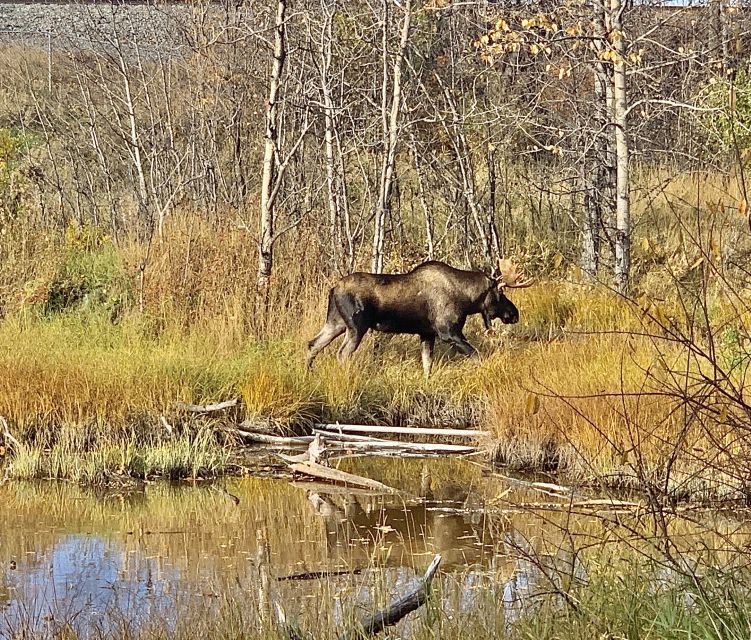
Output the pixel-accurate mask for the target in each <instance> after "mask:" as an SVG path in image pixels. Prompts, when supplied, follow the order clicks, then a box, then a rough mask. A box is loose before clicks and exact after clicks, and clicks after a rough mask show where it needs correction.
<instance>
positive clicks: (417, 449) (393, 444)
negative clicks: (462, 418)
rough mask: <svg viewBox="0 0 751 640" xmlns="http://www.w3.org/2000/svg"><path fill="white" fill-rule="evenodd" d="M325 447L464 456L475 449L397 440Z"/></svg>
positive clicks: (371, 451)
mask: <svg viewBox="0 0 751 640" xmlns="http://www.w3.org/2000/svg"><path fill="white" fill-rule="evenodd" d="M324 442H325V446H326V447H327V448H330V449H332V450H333V449H340V450H341V449H345V450H347V451H355V452H358V453H377V452H379V451H381V452H382V451H389V450H391V451H395V452H404V453H433V454H442V453H446V454H455V455H464V454H470V453H476V452H477V447H467V446H464V445H458V444H433V443H426V442H401V441H399V440H368V441H366V442H360V441H351V442H350V441H344V442H332V441H324Z"/></svg>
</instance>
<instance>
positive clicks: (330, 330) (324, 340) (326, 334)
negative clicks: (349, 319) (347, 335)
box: [305, 321, 346, 367]
mask: <svg viewBox="0 0 751 640" xmlns="http://www.w3.org/2000/svg"><path fill="white" fill-rule="evenodd" d="M345 330H346V327H345V326H344V323H343V322H341V321H339V322H331V321H326V324H325V325H323V329H321V330H320V331H319V332H318V335H317V336H316V337H315V338H313V339H312V340H311V341H310V342H308V353H307V355H306V356H305V364H306V365H307V366H308V367H309V366H311V365H312V364H313V359H314V358H315V357H316V356H317V355H318V354H319V353H320V352H321V351H323V350H324V349H325V348H326V347H328V346H329V344H331V342H332V341H333V340H335V339H336V338H338V337H339V336H340V335H342V334H343V333H344V331H345Z"/></svg>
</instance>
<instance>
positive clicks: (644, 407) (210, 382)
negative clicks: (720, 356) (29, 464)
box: [0, 173, 749, 477]
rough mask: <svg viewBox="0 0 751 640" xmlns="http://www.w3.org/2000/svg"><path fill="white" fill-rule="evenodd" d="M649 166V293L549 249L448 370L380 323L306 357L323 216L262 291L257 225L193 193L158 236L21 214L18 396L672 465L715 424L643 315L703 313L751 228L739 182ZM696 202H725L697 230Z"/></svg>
mask: <svg viewBox="0 0 751 640" xmlns="http://www.w3.org/2000/svg"><path fill="white" fill-rule="evenodd" d="M697 180H699V181H701V180H705V181H706V182H708V183H711V184H712V189H713V190H712V191H711V192H710V191H706V193H707V197H706V199H704V198H702V199H701V200H700V201H697V199H696V197H695V196H694V197H693V200H692V199H691V198H692V196H691V194H692V193H693V191H692V190H693V189H694V188H695V186H696V184H697V182H696V181H697ZM643 181H644V184H650V185H651V187H650V189H651V190H650V189H646V188H645V189H644V190H642V191H640V192H639V198H637V200H636V205H635V217H636V220H637V227H636V229H637V235H636V237H635V259H634V262H635V272H636V274H637V278H636V280H635V290H636V296H635V299H634V300H632V301H628V300H624V299H622V298H620V297H618V296H616V295H615V294H613V293H611V292H610V291H609V290H608V288H607V287H606V286H603V285H602V284H592V283H587V282H586V281H584V280H583V279H582V278H581V274H580V273H578V272H577V270H576V268H575V267H573V266H567V264H566V263H565V262H563V263H562V262H561V260H560V259H559V258H556V257H555V256H554V255H549V256H548V258H545V259H546V260H548V259H549V264H548V265H547V267H546V268H545V267H544V265H543V266H541V264H542V263H541V262H540V258H539V256H538V258H536V259H534V258H530V261H529V263H530V264H533V265H537V266H535V267H534V268H535V270H536V275H537V277H538V282H537V284H536V286H534V287H532V288H530V289H527V290H520V291H515V292H513V293H512V294H511V296H512V298H513V300H514V301H515V303H516V304H517V306H518V307H519V308H520V310H521V322H520V323H519V324H518V325H515V326H513V327H503V328H500V329H499V330H498V331H497V332H496V333H495V334H494V335H490V336H485V335H483V334H482V332H481V323H480V322H479V320H478V319H476V318H475V319H472V320H471V321H470V322H469V324H468V335H469V337H470V340H472V341H473V342H474V343H475V344H477V346H478V347H479V349H480V352H481V353H482V355H483V357H482V359H481V360H480V361H468V360H466V359H464V358H462V357H460V356H458V355H456V354H455V353H453V352H452V351H451V350H450V349H448V348H446V347H444V346H439V347H438V349H437V364H436V367H435V372H434V374H433V375H432V376H431V378H430V379H429V380H424V379H423V377H422V374H421V369H420V366H419V349H418V343H417V340H416V339H415V338H412V337H390V338H380V339H379V342H380V345H379V348H378V349H376V348H375V347H376V345H375V340H374V338H373V337H372V336H370V337H368V338H366V340H365V341H364V343H363V346H362V347H361V349H360V351H358V353H357V354H356V356H355V358H353V360H352V361H351V362H349V363H346V364H344V365H341V364H339V363H338V362H336V360H335V357H334V351H335V348H334V347H332V348H331V351H330V352H327V353H324V354H323V355H322V356H320V357H319V359H318V360H316V363H315V365H314V367H313V369H312V370H311V371H307V370H306V369H305V368H304V366H303V359H304V358H303V356H304V350H305V343H306V341H307V340H308V339H309V338H310V337H311V336H312V335H314V334H315V333H316V332H317V330H318V328H319V327H320V325H321V323H322V322H323V319H324V315H325V301H326V292H327V290H328V288H329V287H330V286H331V284H332V283H333V282H334V281H335V279H336V275H335V274H333V273H327V272H326V270H325V269H324V268H323V265H324V264H325V262H324V261H323V260H322V256H323V255H324V254H325V247H322V246H318V244H317V242H318V240H316V237H315V234H311V238H312V240H311V242H308V243H298V242H294V241H292V240H291V239H289V240H285V241H283V242H281V243H280V245H279V246H278V249H277V269H276V271H275V275H274V279H273V281H272V284H271V286H270V288H269V289H268V290H266V291H259V290H258V289H257V287H256V272H255V266H256V255H255V245H254V243H253V242H252V241H251V240H250V239H249V236H248V233H247V231H246V230H244V229H240V228H233V227H228V226H217V225H215V224H212V223H209V222H207V221H206V220H204V219H202V218H201V217H200V216H198V215H195V214H190V213H189V212H184V214H182V215H175V216H173V217H172V218H170V219H169V224H168V226H167V228H166V232H165V235H164V237H162V238H161V239H158V240H155V241H154V243H153V244H152V245H151V246H150V247H147V246H145V245H144V244H143V243H141V242H139V241H138V240H137V239H135V238H130V239H128V238H126V239H122V240H121V241H120V242H119V243H115V241H114V240H112V239H111V238H108V237H107V236H106V235H103V233H102V232H101V231H100V230H98V229H93V228H80V227H70V228H69V229H68V230H66V231H65V233H64V234H62V235H60V236H56V235H55V234H54V233H52V232H50V233H49V234H48V235H47V236H46V237H45V236H41V235H39V234H37V235H33V234H32V235H29V234H28V232H27V231H26V230H25V229H24V227H23V225H17V226H16V227H13V226H12V225H11V226H9V227H6V233H5V234H3V236H2V238H0V242H1V243H3V244H2V246H3V251H5V252H6V255H8V256H10V259H9V260H8V261H6V262H4V263H3V267H2V268H0V300H1V303H2V309H3V314H4V316H5V319H4V320H3V321H2V323H0V370H2V371H3V372H5V375H3V376H0V415H3V416H5V417H6V418H7V419H8V421H9V423H10V425H11V428H12V429H13V430H14V432H16V433H17V434H18V435H19V436H20V437H22V438H23V439H25V440H26V441H28V442H31V443H35V444H38V445H41V446H47V447H53V446H56V445H57V444H58V443H59V442H63V441H67V440H68V439H69V438H70V436H69V434H70V433H74V432H75V433H81V434H85V435H79V436H77V437H78V440H77V441H76V442H77V443H78V445H77V446H80V447H81V448H82V449H87V448H89V449H90V448H95V447H96V446H97V444H96V443H99V442H111V441H112V440H113V439H114V440H118V441H120V440H122V439H127V438H130V437H131V436H133V435H134V434H135V436H136V437H137V438H141V439H143V438H153V437H155V436H154V434H155V433H159V430H160V429H161V426H159V418H160V416H162V415H167V416H171V410H172V407H173V403H174V402H175V401H177V400H182V401H186V402H193V403H203V402H211V401H216V400H220V399H224V398H227V397H232V396H239V397H241V398H242V400H243V411H244V412H245V414H246V415H245V416H244V417H247V418H249V419H252V420H255V421H257V422H258V423H263V424H265V425H270V426H273V427H278V428H285V429H299V428H301V427H304V426H305V425H306V424H308V423H310V422H311V421H315V420H340V421H351V422H362V421H365V422H369V421H379V422H391V423H397V424H409V425H419V424H423V425H425V424H441V425H448V424H451V425H473V426H476V425H478V424H479V425H482V426H484V427H485V428H486V429H487V430H488V432H489V434H491V437H492V440H493V443H494V445H493V448H494V452H495V453H494V455H495V459H496V460H497V461H499V462H503V463H505V464H508V465H511V466H515V467H519V468H559V469H560V468H566V469H568V470H570V471H571V472H572V473H573V472H575V473H576V474H578V475H581V476H586V477H595V476H599V477H601V476H602V474H606V473H610V474H616V475H618V476H619V477H634V476H639V475H640V474H641V475H642V476H643V475H645V474H647V475H649V474H651V475H653V476H655V477H659V475H660V473H662V471H661V469H662V468H663V467H664V465H665V460H666V459H670V457H671V456H672V455H673V454H674V451H673V444H674V442H675V439H676V434H677V433H678V434H680V437H681V438H682V439H684V440H685V439H687V438H693V439H694V440H695V443H696V444H698V445H701V446H703V444H704V443H703V440H702V438H704V436H703V435H702V434H701V433H699V432H697V433H695V434H694V433H686V430H685V425H684V424H682V422H681V417H680V414H679V413H676V411H675V398H666V397H665V396H662V395H659V394H656V393H655V392H656V389H655V386H659V384H658V383H659V375H661V374H660V373H659V371H661V370H662V369H664V368H665V362H666V360H669V359H670V358H671V353H672V352H671V350H670V349H671V347H669V346H668V347H665V348H663V347H660V348H656V345H655V341H654V338H650V337H647V336H642V335H640V334H643V333H650V332H652V333H655V334H659V332H660V326H659V324H660V322H659V320H660V319H661V318H662V319H665V318H673V317H678V318H683V319H684V320H683V321H684V322H685V321H690V320H691V319H690V318H687V317H686V305H685V302H686V301H685V299H684V298H682V297H681V296H682V295H683V293H682V292H685V291H693V289H692V287H694V289H695V288H696V286H695V285H696V283H697V282H698V280H697V278H698V272H697V270H696V268H694V267H692V265H694V264H695V263H696V255H697V252H699V254H700V253H701V251H703V250H704V249H703V248H706V249H707V251H709V252H715V253H716V254H717V257H718V260H719V261H720V262H722V261H724V264H727V265H728V266H727V269H728V272H729V273H733V274H735V275H738V273H739V272H738V270H737V268H736V267H733V266H732V265H733V264H737V262H738V260H739V259H741V258H742V257H743V256H744V255H745V254H746V252H748V246H747V245H748V242H747V240H748V238H747V233H746V232H744V231H743V228H744V221H743V220H741V219H740V217H739V213H738V211H737V209H734V208H733V207H734V205H733V203H737V199H736V198H737V195H738V194H737V193H735V192H733V188H732V185H731V184H730V182H728V181H726V180H724V179H723V180H719V179H718V180H715V181H714V182H712V178H711V177H706V176H705V177H701V176H698V177H697V176H695V175H687V176H681V177H678V178H672V179H671V180H666V179H665V176H664V175H663V174H659V173H657V174H655V175H652V176H648V177H646V178H644V179H643ZM697 202H698V204H699V205H700V206H699V207H698V209H697V207H696V204H697ZM718 202H719V203H720V204H718ZM723 203H724V204H723ZM720 205H722V206H720ZM694 209H696V210H700V211H702V212H703V215H706V216H708V217H709V218H710V219H711V220H710V222H711V224H705V225H699V224H697V225H696V232H695V233H694V227H693V226H692V225H694V219H695V217H696V216H695V211H694ZM671 221H672V222H671ZM718 230H722V231H723V233H724V234H725V235H722V238H721V240H722V242H720V241H719V240H717V238H718V237H719V236H718ZM24 234H25V235H24ZM692 234H693V235H692ZM728 234H730V236H732V238H734V240H733V242H732V243H728V242H726V241H725V240H724V238H725V237H726V236H727V235H728ZM694 236H695V237H694ZM730 236H728V237H730ZM530 251H531V250H530ZM692 251H693V253H692ZM530 255H531V254H530ZM546 255H548V254H546ZM141 265H145V268H144V269H143V271H142V270H141ZM734 268H735V269H736V271H734V272H733V271H732V269H734ZM744 282H745V281H744V280H743V278H739V279H738V283H739V284H738V290H739V291H740V295H744V294H743V293H742V292H743V287H744V286H745V284H744ZM692 295H693V294H692ZM708 301H709V308H708V313H709V314H710V316H711V318H710V319H711V321H712V323H713V326H714V327H717V330H716V331H717V333H718V337H719V339H721V341H722V340H724V339H725V338H724V337H723V336H724V335H725V333H727V334H728V335H729V336H730V338H731V342H732V341H733V340H735V343H737V342H738V340H742V335H741V334H742V333H743V331H742V330H743V327H744V326H745V323H746V321H747V320H748V318H747V317H746V316H748V315H749V314H748V313H745V315H744V312H742V310H741V311H739V307H738V306H737V305H733V304H729V303H728V301H727V297H726V296H724V294H723V290H722V287H715V288H714V289H711V288H710V290H709V297H708ZM656 320H657V321H656ZM739 331H740V334H739V333H738V332H739ZM734 332H735V333H734ZM738 335H741V337H740V338H739V337H738ZM735 343H734V344H735ZM731 346H732V345H731ZM736 346H737V344H736ZM680 351H681V349H680V347H679V346H677V347H676V349H675V353H676V354H678V353H680ZM661 368H662V369H661ZM656 372H657V373H656ZM689 475H690V474H689Z"/></svg>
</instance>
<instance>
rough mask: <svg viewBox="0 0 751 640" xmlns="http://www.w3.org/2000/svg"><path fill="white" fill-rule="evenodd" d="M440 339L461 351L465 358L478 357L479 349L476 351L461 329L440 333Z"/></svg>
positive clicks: (450, 329) (451, 329)
mask: <svg viewBox="0 0 751 640" xmlns="http://www.w3.org/2000/svg"><path fill="white" fill-rule="evenodd" d="M438 337H439V338H440V339H441V340H443V341H444V342H448V343H449V344H453V345H454V346H455V347H456V348H457V349H459V351H461V352H462V353H463V354H464V355H465V356H469V357H473V356H477V349H475V348H474V347H473V346H472V345H471V344H469V342H468V341H467V339H466V338H465V337H464V334H463V333H462V331H461V329H457V328H455V327H452V328H449V329H446V330H444V331H439V332H438Z"/></svg>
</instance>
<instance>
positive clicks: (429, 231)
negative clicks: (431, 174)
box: [410, 135, 435, 260]
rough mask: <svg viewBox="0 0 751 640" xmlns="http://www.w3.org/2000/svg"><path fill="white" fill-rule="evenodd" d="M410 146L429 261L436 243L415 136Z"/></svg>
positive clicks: (412, 136) (411, 139)
mask: <svg viewBox="0 0 751 640" xmlns="http://www.w3.org/2000/svg"><path fill="white" fill-rule="evenodd" d="M410 145H411V147H412V156H413V157H414V161H415V172H416V173H417V194H418V197H419V199H420V206H421V207H422V212H423V215H424V216H425V243H426V245H427V249H428V260H432V259H433V257H434V256H435V242H434V241H433V216H432V214H431V212H430V207H428V201H427V198H426V197H425V183H424V176H423V169H422V163H421V162H420V155H419V153H418V151H417V141H416V140H415V136H414V135H410Z"/></svg>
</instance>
